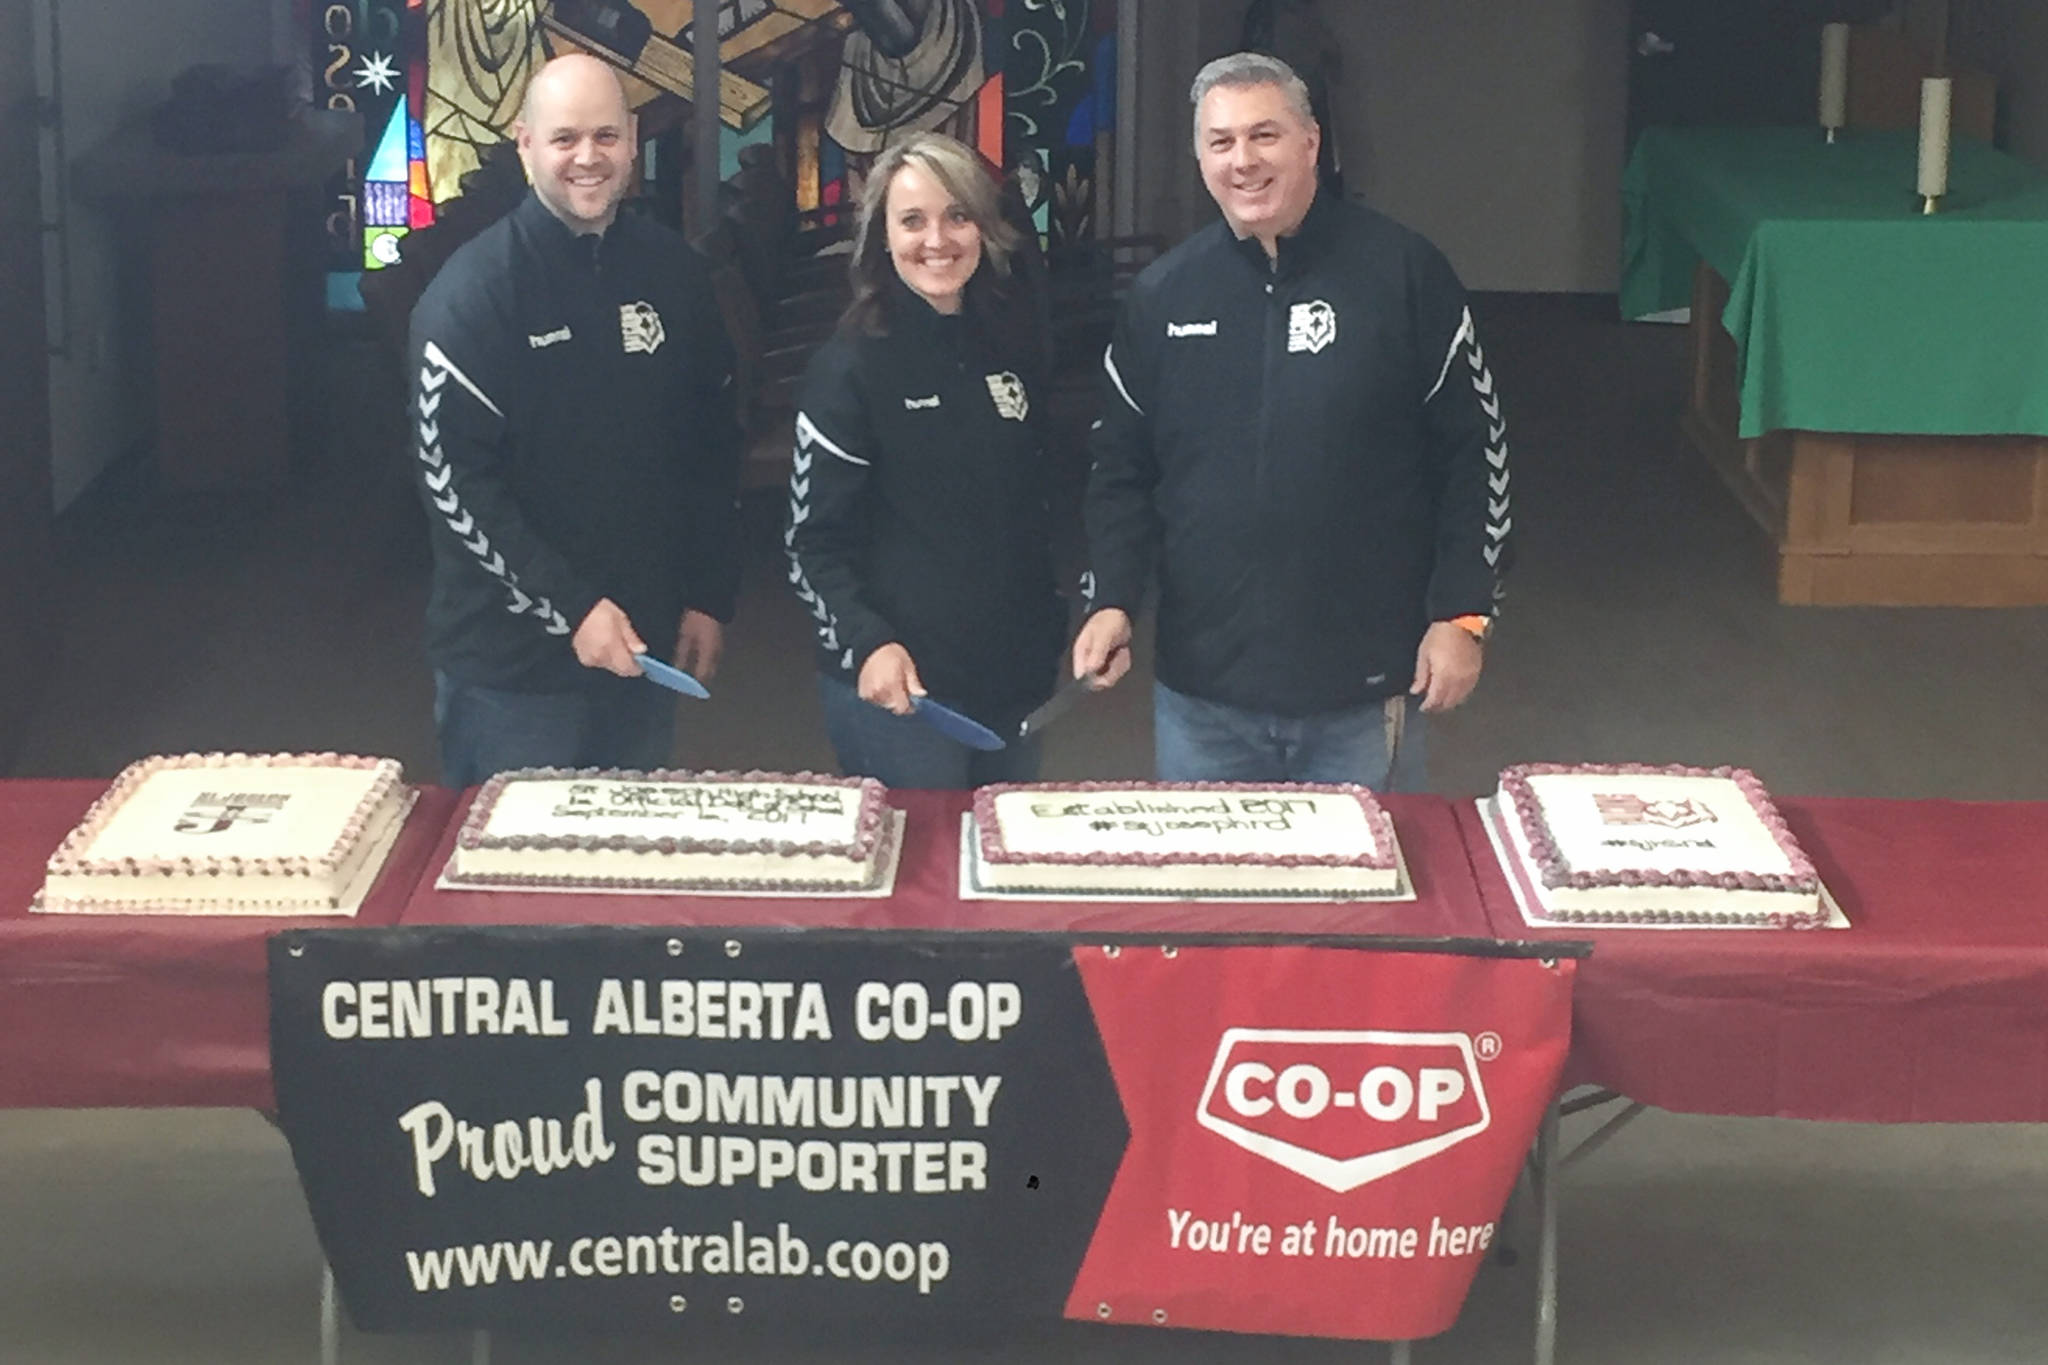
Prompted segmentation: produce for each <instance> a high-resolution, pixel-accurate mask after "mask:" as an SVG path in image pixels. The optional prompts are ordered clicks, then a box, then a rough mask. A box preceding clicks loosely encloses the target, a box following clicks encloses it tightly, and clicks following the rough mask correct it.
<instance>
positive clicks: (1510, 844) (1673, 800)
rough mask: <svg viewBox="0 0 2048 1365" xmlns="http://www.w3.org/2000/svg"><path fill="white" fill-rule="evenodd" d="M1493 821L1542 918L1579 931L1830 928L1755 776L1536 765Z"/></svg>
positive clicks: (1814, 885) (1795, 848)
mask: <svg viewBox="0 0 2048 1365" xmlns="http://www.w3.org/2000/svg"><path fill="white" fill-rule="evenodd" d="M1494 813H1495V816H1496V817H1497V820H1498V823H1499V826H1500V829H1501V833H1502V837H1503V838H1504V839H1505V841H1506V844H1507V848H1508V853H1509V857H1510V859H1511V860H1512V862H1513V863H1514V864H1515V865H1513V866H1510V867H1509V868H1508V869H1507V870H1508V873H1509V875H1511V876H1516V877H1518V878H1520V879H1521V880H1522V883H1523V887H1524V889H1525V890H1526V891H1528V892H1530V893H1532V894H1533V897H1534V899H1535V900H1536V902H1537V903H1538V904H1539V905H1540V906H1541V907H1542V913H1543V915H1544V917H1545V918H1548V919H1553V920H1559V921H1564V922H1567V923H1581V924H1699V925H1769V926H1774V927H1780V928H1811V927H1813V926H1816V925H1818V924H1821V923H1822V922H1824V920H1825V918H1826V911H1825V909H1824V907H1823V906H1822V904H1821V896H1820V878H1819V877H1818V876H1817V875H1816V874H1815V872H1814V870H1813V863H1812V861H1811V860H1809V859H1808V858H1807V856H1806V854H1805V852H1804V851H1803V850H1801V849H1800V847H1799V845H1798V843H1797V842H1796V841H1795V840H1794V839H1793V838H1792V833H1791V831H1790V830H1788V829H1787V828H1786V827H1785V819H1784V817H1783V816H1782V815H1780V814H1779V813H1778V808H1777V807H1776V806H1775V805H1774V804H1772V802H1771V798H1770V796H1769V795H1768V794H1767V793H1766V792H1765V791H1764V788H1763V784H1762V783H1761V782H1759V781H1757V778H1756V774H1755V773H1752V772H1750V771H1749V770H1748V769H1746V768H1685V767H1662V768H1660V767H1651V766H1648V765H1645V764H1635V763H1624V764H1609V765H1594V764H1571V765H1568V764H1559V763H1528V764H1523V765H1521V766H1519V767H1513V768H1508V769H1506V770H1505V771H1504V772H1502V773H1501V775H1500V788H1499V790H1498V791H1497V792H1496V793H1495V794H1494Z"/></svg>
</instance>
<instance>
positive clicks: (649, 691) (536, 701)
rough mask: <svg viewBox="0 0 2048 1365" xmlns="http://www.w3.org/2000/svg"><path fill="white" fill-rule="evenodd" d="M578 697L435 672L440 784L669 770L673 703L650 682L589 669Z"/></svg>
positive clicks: (576, 693) (469, 784)
mask: <svg viewBox="0 0 2048 1365" xmlns="http://www.w3.org/2000/svg"><path fill="white" fill-rule="evenodd" d="M584 672H585V674H586V675H587V676H585V677H584V678H583V679H582V680H581V681H582V686H580V687H578V688H577V689H576V690H575V691H573V692H508V691H505V690H504V689H502V688H496V687H477V686H475V685H474V684H471V683H465V682H458V681H456V680H455V679H454V678H451V677H449V676H448V675H447V674H446V673H443V672H442V671H441V670H440V669H435V670H434V729H435V731H436V732H437V733H438V734H439V736H440V740H441V781H442V783H443V784H444V785H446V786H450V787H473V786H475V785H476V784H477V783H479V782H481V781H483V780H484V779H485V778H487V777H489V776H491V775H492V774H493V773H502V772H507V771H510V770H511V769H514V768H638V769H642V770H645V769H649V768H666V767H667V766H669V764H670V763H671V762H672V761H673V760H674V754H675V744H676V703H675V697H674V695H673V694H672V693H670V692H667V691H665V690H664V689H662V688H660V687H657V686H655V685H654V684H653V683H651V682H649V681H647V680H646V679H645V678H621V677H620V676H618V675H617V674H616V673H607V672H604V671H603V670H601V669H594V668H593V669H586V670H584Z"/></svg>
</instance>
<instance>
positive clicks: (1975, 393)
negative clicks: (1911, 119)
mask: <svg viewBox="0 0 2048 1365" xmlns="http://www.w3.org/2000/svg"><path fill="white" fill-rule="evenodd" d="M1917 145H1918V143H1917V138H1916V136H1915V135H1914V134H1912V133H1909V132H1863V133H1857V132H1847V133H1844V134H1843V135H1842V140H1841V141H1840V142H1839V143H1837V144H1836V145H1834V146H1832V147H1831V146H1828V145H1827V144H1826V142H1825V141H1824V140H1823V139H1822V136H1821V133H1820V130H1819V129H1817V128H1651V129H1648V130H1646V131H1645V132H1644V133H1643V135H1642V136H1641V138H1640V139H1638V141H1637V143H1636V148H1635V152H1634V154H1633V155H1632V156H1631V157H1630V159H1629V164H1628V169H1627V171H1626V173H1625V174H1624V176H1623V189H1622V193H1623V198H1624V201H1625V206H1626V209H1627V222H1626V228H1625V231H1624V234H1623V247H1622V251H1623V263H1622V281H1621V308H1622V316H1624V317H1629V318H1639V317H1642V316H1644V315H1645V314H1649V313H1657V312H1663V311H1666V310H1669V309H1673V308H1683V307H1685V306H1687V305H1688V304H1689V303H1691V301H1692V279H1693V269H1694V266H1695V265H1696V264H1697V263H1698V262H1699V261H1701V260H1704V261H1705V262H1706V263H1707V264H1708V265H1710V266H1712V267H1713V268H1714V269H1715V270H1716V271H1717V272H1719V274H1720V275H1721V277H1722V278H1723V279H1725V280H1726V281H1728V286H1729V297H1728V307H1727V309H1726V310H1725V311H1724V312H1723V313H1722V315H1721V319H1722V322H1723V323H1724V324H1725V325H1726V326H1727V328H1728V332H1729V335H1731V336H1732V337H1734V338H1735V344H1736V346H1737V348H1738V350H1739V352H1740V378H1741V394H1742V420H1741V428H1740V430H1741V434H1742V435H1743V436H1745V437H1749V436H1760V435H1762V434H1763V433H1764V432H1767V431H1779V430H1802V431H1843V432H1882V433H1894V434H1899V435H1913V436H1996V435H2034V436H2048V175H2043V174H2042V173H2041V172H2040V171H2037V170H2035V169H2034V168H2033V167H2031V166H2029V165H2027V164H2026V163H2025V162H2022V161H2019V160H2017V159H2015V158H2013V157H2010V156H2007V155H2006V154H2004V153H2003V152H2000V151H1997V150H1995V149H1993V148H1992V147H1990V146H1987V145H1986V144H1984V143H1981V142H1977V141H1975V140H1974V139H1970V138H1964V137H1958V138H1956V140H1955V144H1954V147H1953V149H1952V151H1951V154H1950V168H1949V196H1948V198H1947V199H1946V200H1944V201H1943V204H1942V211H1941V212H1940V213H1937V214H1934V215H1932V216H1925V215H1923V214H1922V213H1921V212H1920V201H1919V198H1918V197H1917V195H1916V194H1915V193H1914V177H1915V174H1916V159H1917V150H1916V149H1917Z"/></svg>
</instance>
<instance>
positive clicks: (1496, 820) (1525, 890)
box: [1472, 796, 1849, 933]
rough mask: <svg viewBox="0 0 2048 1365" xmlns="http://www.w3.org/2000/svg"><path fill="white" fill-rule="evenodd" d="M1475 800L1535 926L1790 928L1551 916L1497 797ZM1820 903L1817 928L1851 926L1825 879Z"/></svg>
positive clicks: (1526, 919) (1522, 909)
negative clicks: (1822, 915) (1521, 862)
mask: <svg viewBox="0 0 2048 1365" xmlns="http://www.w3.org/2000/svg"><path fill="white" fill-rule="evenodd" d="M1472 804H1473V805H1474V806H1475V807H1477V808H1478V811H1479V822H1480V823H1481V824H1483V825H1485V826H1486V837H1487V839H1488V840H1489V841H1491V842H1492V844H1493V856H1494V859H1495V860H1496V861H1497V862H1499V864H1500V870H1501V875H1502V876H1503V877H1505V878H1506V879H1507V884H1508V890H1510V891H1512V892H1514V895H1515V910H1516V911H1517V912H1518V913H1519V914H1520V915H1521V917H1522V922H1523V923H1524V924H1527V925H1528V926H1530V927H1531V928H1533V929H1564V930H1569V931H1571V932H1574V933H1583V932H1585V931H1587V930H1592V929H1601V930H1605V929H1715V930H1718V929H1768V930H1774V931H1777V932H1780V933H1783V932H1787V931H1785V930H1782V929H1779V927H1778V926H1777V925H1775V924H1761V923H1751V924H1669V923H1660V924H1651V923H1648V922H1644V923H1630V922H1620V923H1617V922H1613V921H1608V920H1602V921H1601V922H1599V923H1597V924H1594V923H1589V922H1587V921H1585V920H1575V919H1574V920H1564V919H1552V918H1550V917H1549V916H1548V915H1546V914H1544V913H1543V907H1542V905H1541V904H1540V899H1541V898H1540V897H1537V898H1536V899H1537V900H1538V902H1539V903H1538V904H1535V905H1531V903H1530V902H1531V897H1532V890H1531V888H1533V886H1534V884H1535V883H1534V879H1533V878H1529V877H1524V876H1519V875H1517V873H1518V872H1519V871H1521V869H1520V868H1519V867H1518V866H1517V862H1516V860H1515V852H1514V850H1513V849H1512V848H1510V847H1509V846H1508V841H1507V837H1506V835H1505V834H1504V833H1503V832H1502V830H1501V828H1500V813H1499V812H1498V811H1496V810H1495V809H1494V798H1492V797H1490V796H1483V797H1481V798H1480V799H1479V800H1477V801H1475V802H1473V803H1472ZM1525 881H1527V882H1529V884H1530V885H1529V886H1527V887H1525V886H1524V885H1523V883H1524V882H1525ZM1820 906H1821V909H1823V910H1825V911H1826V912H1827V919H1826V920H1824V921H1823V922H1822V923H1820V924H1817V925H1815V926H1814V927H1815V928H1817V929H1847V928H1848V927H1849V917H1848V916H1847V915H1845V914H1843V913H1842V907H1841V904H1840V903H1839V902H1837V901H1836V900H1835V896H1834V893H1833V892H1832V891H1829V890H1828V888H1827V885H1826V884H1825V883H1822V885H1821V888H1820ZM1791 932H1795V933H1796V932H1801V931H1798V930H1793V931H1791Z"/></svg>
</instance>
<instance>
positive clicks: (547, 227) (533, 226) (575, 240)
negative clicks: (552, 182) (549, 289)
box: [512, 187, 623, 270]
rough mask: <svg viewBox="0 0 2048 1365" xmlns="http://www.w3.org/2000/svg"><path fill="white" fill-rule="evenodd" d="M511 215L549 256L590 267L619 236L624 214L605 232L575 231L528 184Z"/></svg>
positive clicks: (565, 263)
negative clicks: (620, 221)
mask: <svg viewBox="0 0 2048 1365" xmlns="http://www.w3.org/2000/svg"><path fill="white" fill-rule="evenodd" d="M512 216H513V218H514V219H515V220H516V221H517V222H518V224H519V226H520V229H521V230H522V231H524V232H525V233H526V234H527V236H528V237H530V238H532V239H533V241H534V242H535V243H537V244H538V245H539V246H540V249H541V250H542V251H544V252H546V253H547V256H548V259H549V260H551V261H559V262H561V263H563V264H564V265H571V266H578V267H581V268H582V269H585V270H588V269H590V268H592V267H593V266H595V265H596V264H597V262H598V261H599V259H601V258H602V257H604V256H606V255H609V254H610V246H611V244H612V243H613V242H614V241H616V240H617V238H618V232H619V219H620V217H621V216H623V215H622V214H615V215H614V216H613V218H612V221H611V226H610V227H607V228H606V229H605V230H604V231H603V232H602V233H595V232H576V231H573V230H571V229H570V227H569V225H568V224H567V223H565V222H563V221H562V220H561V219H559V218H557V217H555V215H554V211H553V210H552V209H550V208H549V207H548V206H547V205H546V204H543V203H542V202H541V199H540V195H538V194H536V193H535V192H534V191H533V190H532V189H531V188H530V187H529V188H528V189H527V191H526V198H524V199H522V200H520V201H519V207H517V208H515V209H513V210H512Z"/></svg>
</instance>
